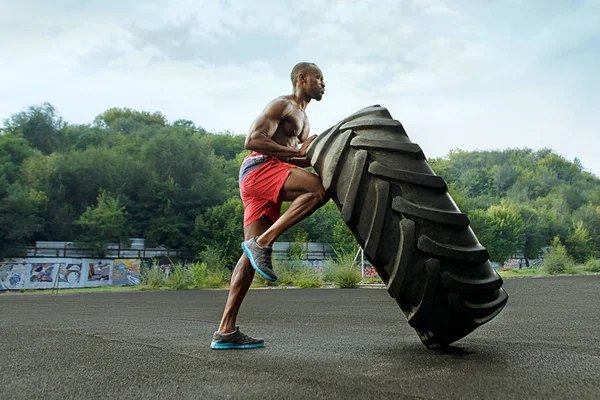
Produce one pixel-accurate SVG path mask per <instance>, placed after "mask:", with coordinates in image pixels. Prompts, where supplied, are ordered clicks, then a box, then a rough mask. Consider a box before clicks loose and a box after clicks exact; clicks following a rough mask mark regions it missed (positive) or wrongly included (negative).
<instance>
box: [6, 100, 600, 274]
mask: <svg viewBox="0 0 600 400" xmlns="http://www.w3.org/2000/svg"><path fill="white" fill-rule="evenodd" d="M3 122H4V128H3V129H2V134H1V135H0V258H2V257H6V256H9V255H10V256H14V255H18V254H21V253H22V251H23V249H24V248H25V246H27V245H31V244H33V242H34V241H36V240H64V241H74V242H76V243H78V244H80V245H82V246H86V247H89V246H91V247H93V248H95V249H96V252H97V254H99V255H100V254H101V253H102V249H103V248H104V246H105V244H106V243H110V242H117V241H125V240H126V239H127V238H131V237H143V238H146V240H147V245H148V246H155V245H163V246H166V247H169V248H175V249H181V250H188V251H193V252H194V253H196V254H200V253H201V252H203V251H206V250H210V251H211V252H213V253H214V251H218V252H220V253H221V254H222V256H223V257H224V259H225V260H224V261H225V262H226V263H229V264H231V263H233V262H235V260H236V259H237V258H238V257H239V255H240V254H241V249H240V242H241V239H242V237H243V230H242V218H243V207H242V203H241V200H240V198H239V191H238V170H239V165H240V163H241V161H242V159H243V157H244V156H245V155H246V154H247V153H248V152H247V151H245V150H244V149H243V143H244V139H245V135H244V134H234V133H231V132H222V133H209V132H207V131H206V130H205V129H203V128H202V127H200V126H196V125H195V124H194V123H193V122H192V121H188V120H176V121H173V122H170V121H168V120H167V118H166V117H165V116H164V115H162V114H161V113H159V112H155V113H149V112H144V111H135V110H130V109H119V108H113V109H109V110H107V111H105V112H104V113H102V114H100V115H98V116H97V117H96V118H95V119H94V121H93V122H92V123H90V124H83V125H75V124H69V123H67V122H66V121H63V120H62V119H61V118H60V116H59V115H58V113H57V111H56V110H55V108H54V107H53V106H52V105H50V104H47V103H46V104H42V105H39V106H32V107H30V108H29V109H27V110H26V111H23V112H20V113H18V114H15V115H12V116H10V117H8V118H6V119H5V120H4V121H3ZM429 162H430V164H431V165H432V167H433V169H434V170H435V171H436V173H437V174H439V175H441V176H442V177H443V178H444V179H445V180H446V181H447V182H448V185H449V188H450V193H451V194H452V196H453V197H454V199H455V201H456V202H457V204H458V205H459V207H460V208H461V210H463V211H464V212H467V213H468V215H469V218H470V219H471V222H472V227H473V229H474V230H475V231H476V233H477V234H478V237H479V238H480V240H481V241H482V243H483V244H484V245H485V246H486V247H488V249H489V250H490V253H491V255H492V259H494V260H496V261H503V260H505V259H506V258H508V257H509V256H511V255H512V254H513V253H514V252H516V251H517V250H518V249H523V250H524V251H525V254H526V255H527V256H528V257H530V258H535V257H536V256H537V255H538V254H539V253H540V251H541V249H542V248H544V247H545V246H548V245H549V244H550V243H551V242H552V240H553V239H554V237H555V236H558V237H559V238H560V240H561V241H562V242H563V243H564V244H565V245H566V246H567V249H568V251H569V252H570V253H571V254H572V255H573V256H575V257H577V258H578V259H583V258H584V257H586V256H587V255H589V253H591V252H593V251H598V250H600V209H599V207H598V206H599V205H600V181H599V180H598V178H597V177H595V176H593V175H591V174H589V173H587V172H585V171H584V170H583V168H582V166H581V165H580V164H579V162H578V161H577V160H575V161H573V162H571V161H568V160H566V159H564V158H562V157H560V156H559V155H557V154H555V153H553V152H552V151H550V150H542V151H537V152H534V151H532V150H527V149H518V150H505V151H486V152H464V151H460V150H458V151H452V152H451V153H450V154H449V155H448V156H447V157H444V158H436V159H430V160H429ZM285 207H286V205H284V209H285ZM280 240H282V241H314V242H325V243H330V244H332V245H333V246H334V248H335V249H336V250H338V251H339V252H341V253H348V252H351V251H354V250H355V249H356V243H355V241H354V240H353V238H352V237H351V235H350V234H349V231H348V229H347V228H346V227H345V225H344V224H343V222H342V220H341V218H340V217H339V212H338V211H337V209H336V207H335V205H334V204H333V203H332V202H329V203H328V204H327V205H326V206H324V207H322V208H321V209H319V210H317V211H316V212H315V214H313V216H311V217H310V218H308V219H307V220H305V221H303V222H301V223H300V224H298V225H297V226H295V227H294V228H292V229H291V230H289V231H288V232H286V233H285V234H284V236H283V237H281V238H280Z"/></svg>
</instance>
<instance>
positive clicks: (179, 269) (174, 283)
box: [167, 264, 192, 290]
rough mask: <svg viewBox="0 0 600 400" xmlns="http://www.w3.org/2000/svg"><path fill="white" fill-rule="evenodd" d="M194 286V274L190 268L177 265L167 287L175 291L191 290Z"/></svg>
mask: <svg viewBox="0 0 600 400" xmlns="http://www.w3.org/2000/svg"><path fill="white" fill-rule="evenodd" d="M191 285H192V274H191V273H190V269H189V268H185V267H184V266H183V265H181V264H176V265H175V267H173V271H172V272H171V274H169V279H168V280H167V287H169V289H175V290H185V289H189V288H190V286H191Z"/></svg>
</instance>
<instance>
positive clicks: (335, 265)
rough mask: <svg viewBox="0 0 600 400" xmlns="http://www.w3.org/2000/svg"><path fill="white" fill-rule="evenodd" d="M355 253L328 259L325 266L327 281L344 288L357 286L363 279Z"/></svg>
mask: <svg viewBox="0 0 600 400" xmlns="http://www.w3.org/2000/svg"><path fill="white" fill-rule="evenodd" d="M354 258H355V255H354V254H352V253H348V254H343V255H340V256H339V257H338V258H337V260H328V261H327V264H326V266H325V278H324V279H325V281H327V282H332V283H333V284H334V285H335V286H337V287H339V288H342V289H354V288H357V287H358V286H359V284H360V282H361V280H362V272H361V269H360V268H359V267H358V266H356V265H354Z"/></svg>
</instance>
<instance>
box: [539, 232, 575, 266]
mask: <svg viewBox="0 0 600 400" xmlns="http://www.w3.org/2000/svg"><path fill="white" fill-rule="evenodd" d="M544 268H545V269H546V271H547V272H548V273H549V274H550V275H555V274H564V273H572V272H573V270H574V268H575V262H574V261H573V259H572V258H571V257H570V256H569V255H568V254H567V250H566V249H565V246H563V245H562V244H561V243H560V239H559V238H558V236H556V237H555V238H554V240H553V241H552V249H551V250H550V252H549V253H548V254H546V256H545V257H544Z"/></svg>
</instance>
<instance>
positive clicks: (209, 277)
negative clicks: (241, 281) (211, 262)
mask: <svg viewBox="0 0 600 400" xmlns="http://www.w3.org/2000/svg"><path fill="white" fill-rule="evenodd" d="M189 274H190V276H191V286H192V287H194V288H197V289H201V288H221V287H223V286H226V285H227V284H228V283H229V280H230V279H231V271H229V270H228V269H227V268H225V267H223V266H219V265H218V264H217V265H216V266H214V267H212V266H211V267H209V266H208V265H207V264H206V263H204V262H197V263H193V264H192V265H191V266H190V267H189Z"/></svg>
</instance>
